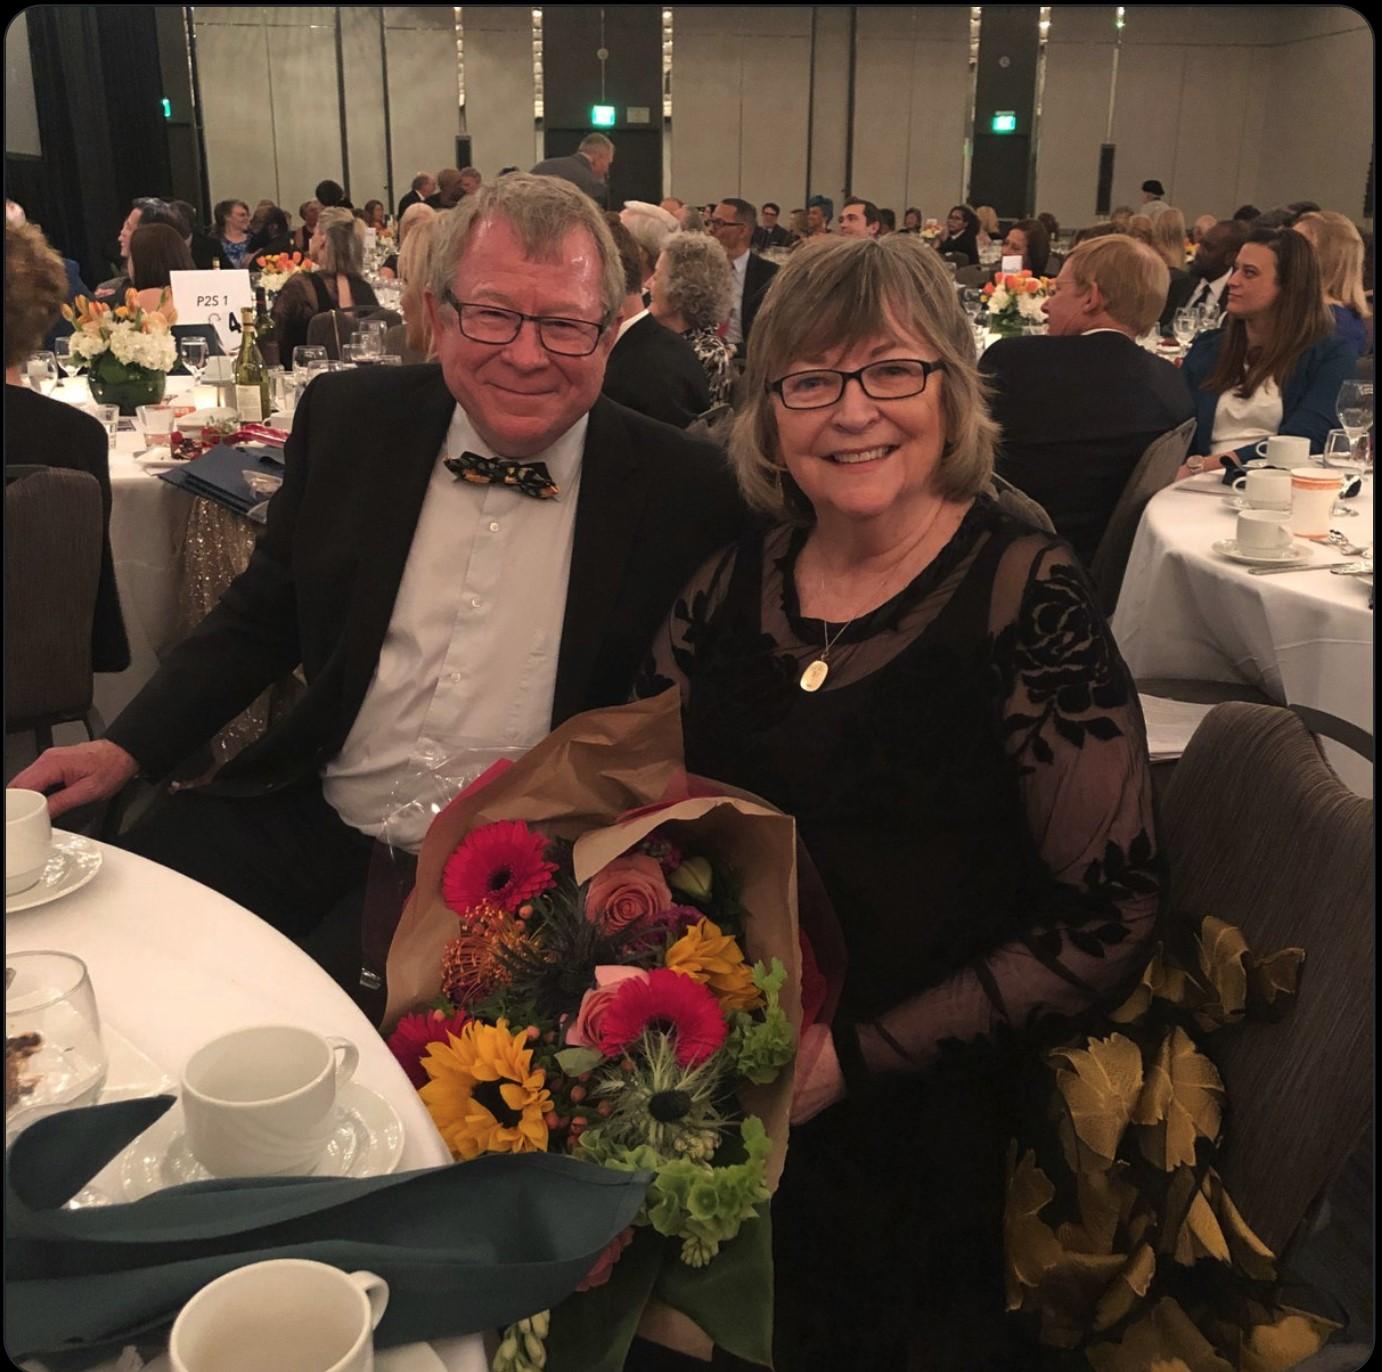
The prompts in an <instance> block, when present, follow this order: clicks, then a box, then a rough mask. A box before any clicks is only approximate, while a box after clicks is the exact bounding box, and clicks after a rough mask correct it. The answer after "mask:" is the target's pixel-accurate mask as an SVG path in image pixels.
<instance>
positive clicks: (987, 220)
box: [974, 205, 999, 238]
mask: <svg viewBox="0 0 1382 1372" xmlns="http://www.w3.org/2000/svg"><path fill="white" fill-rule="evenodd" d="M974 217H975V218H976V219H977V220H978V221H979V227H980V228H981V229H982V230H983V231H984V232H985V233H986V234H988V236H989V237H990V238H997V237H998V236H999V230H998V211H997V210H995V209H994V208H993V206H992V205H975V207H974Z"/></svg>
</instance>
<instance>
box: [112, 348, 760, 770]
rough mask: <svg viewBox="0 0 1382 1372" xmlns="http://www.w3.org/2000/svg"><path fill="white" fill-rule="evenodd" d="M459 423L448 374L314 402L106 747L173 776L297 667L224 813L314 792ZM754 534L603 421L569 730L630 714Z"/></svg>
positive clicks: (559, 698) (329, 389)
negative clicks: (699, 582) (653, 656)
mask: <svg viewBox="0 0 1382 1372" xmlns="http://www.w3.org/2000/svg"><path fill="white" fill-rule="evenodd" d="M454 409H455V400H454V399H453V398H452V395H451V393H450V391H448V390H447V388H446V383H445V381H444V380H443V379H442V374H441V368H440V367H438V366H437V365H435V364H432V363H429V364H426V365H423V366H417V367H372V368H368V369H361V370H358V371H354V372H343V373H338V374H327V375H324V376H320V377H318V378H317V379H316V380H314V381H313V382H312V384H311V386H310V387H308V389H307V391H306V393H305V394H304V396H303V398H302V401H301V403H300V404H299V405H298V409H297V414H296V416H295V419H294V423H293V432H292V437H291V438H290V439H289V440H288V444H287V447H286V449H285V459H286V470H285V477H284V482H283V487H282V489H281V490H280V491H279V492H278V494H277V495H276V496H275V497H274V498H273V501H272V502H271V503H270V506H269V522H268V526H267V528H266V529H265V531H264V533H263V534H262V535H261V537H260V539H259V542H258V543H257V545H256V546H255V550H254V554H253V556H252V557H251V559H250V564H249V566H248V568H247V569H246V570H245V572H244V573H243V574H242V575H241V576H240V577H238V578H237V579H236V580H235V581H234V582H233V583H232V584H231V586H230V587H229V589H228V590H227V591H226V593H225V595H224V596H223V597H222V599H221V602H220V604H219V605H218V606H217V607H216V609H215V610H213V611H212V612H211V614H210V615H208V616H207V618H206V619H205V620H203V621H202V623H201V624H200V625H199V626H198V627H197V628H196V629H195V630H194V631H193V633H192V634H191V636H190V637H189V638H187V639H186V640H185V641H184V642H183V643H181V644H179V645H178V647H177V648H176V649H174V650H173V652H172V653H171V654H170V655H169V656H168V657H167V658H166V659H165V660H164V662H163V664H162V666H161V667H160V669H159V671H158V673H157V674H156V675H155V676H154V678H153V679H152V680H151V681H150V682H149V684H148V685H147V686H145V688H144V689H143V690H142V691H141V692H140V693H139V695H138V696H137V697H136V698H135V699H134V700H133V701H132V702H131V703H130V705H129V706H128V707H127V708H126V709H125V711H124V712H123V713H122V714H121V715H120V717H119V718H118V719H117V720H115V722H114V723H113V724H112V725H111V726H110V728H109V730H108V731H107V737H108V738H110V739H112V740H113V741H114V742H116V743H118V744H119V745H120V746H121V747H122V748H124V749H126V750H127V751H128V752H129V753H130V754H132V755H133V756H134V758H135V759H136V760H137V761H138V762H139V764H140V768H141V770H142V771H143V772H144V773H145V775H151V776H161V775H163V774H165V773H167V772H168V771H170V770H171V769H172V768H173V767H174V766H175V765H176V764H177V763H178V762H179V761H181V760H182V759H183V758H184V757H185V756H187V755H188V754H189V753H190V752H191V751H192V750H193V749H194V748H196V747H197V746H198V745H200V744H201V743H203V742H204V741H205V740H206V739H208V738H210V737H211V736H212V735H213V734H214V733H215V731H216V730H217V729H219V728H220V727H221V726H222V725H223V724H225V722H226V721H227V720H229V719H232V718H234V716H235V715H236V714H237V713H238V712H239V711H240V710H242V709H243V708H244V707H245V706H246V705H248V704H249V703H250V702H251V701H252V700H253V699H254V698H255V697H256V696H257V695H258V693H259V692H260V691H261V690H263V689H264V687H265V686H267V685H268V684H270V683H271V682H273V681H276V680H278V679H280V678H281V677H282V676H283V675H284V674H285V673H286V672H289V671H291V670H292V669H293V668H294V667H295V666H297V665H298V664H299V663H301V664H302V666H303V669H304V675H305V677H306V680H307V690H306V692H305V693H304V695H303V697H302V699H301V700H300V701H299V703H298V704H297V706H296V707H295V708H294V709H293V710H292V711H291V713H290V714H288V716H287V717H286V718H284V719H283V720H282V721H281V722H280V723H279V724H278V725H276V726H275V727H274V728H273V729H272V730H271V731H270V732H269V733H268V734H267V735H266V736H265V737H264V738H263V739H261V740H260V741H259V742H258V743H256V744H255V745H253V746H252V747H250V748H248V749H246V750H245V751H244V752H243V753H241V754H240V755H239V756H238V757H237V758H235V760H234V761H233V762H231V763H230V764H229V765H228V766H227V767H226V768H225V769H224V771H223V772H222V773H221V774H220V775H219V776H218V778H217V780H216V782H215V783H214V785H215V786H216V788H217V789H218V790H219V791H220V792H221V793H222V794H247V795H256V794H258V795H262V794H264V793H265V792H267V791H272V790H275V789H277V788H279V787H281V786H285V785H289V784H291V783H293V782H295V781H299V780H302V779H305V778H306V777H308V776H313V775H316V774H318V773H319V772H320V769H321V767H322V766H323V764H324V763H326V762H327V761H328V760H329V759H330V758H331V757H333V756H334V755H335V754H336V753H337V752H338V751H339V750H340V748H341V745H342V744H343V743H344V742H345V739H346V735H347V734H348V733H349V732H350V728H351V725H352V724H353V723H354V720H355V716H356V714H357V713H358V712H359V709H360V704H361V702H362V701H363V699H364V696H365V691H366V689H367V688H368V686H369V683H370V679H371V677H372V676H373V674H374V669H375V666H376V664H377V662H378V659H379V650H380V647H381V645H382V643H383V641H384V634H385V631H386V630H387V628H388V625H389V618H390V615H391V614H392V612H393V605H394V600H395V597H396V596H397V594H398V587H399V582H400V580H401V578H402V576H403V570H404V566H405V565H406V563H407V560H408V551H409V548H410V546H411V544H412V539H413V532H414V530H415V528H416V526H417V519H418V514H419V511H420V510H421V508H422V503H423V499H424V497H425V495H426V492H427V484H428V481H429V479H430V478H431V475H432V471H433V468H434V466H435V464H436V462H437V456H438V454H439V452H440V451H441V447H442V443H443V441H444V440H445V437H446V432H447V428H448V426H449V425H450V423H451V417H452V414H453V412H454ZM515 499H517V500H521V499H523V497H518V496H516V497H515ZM746 521H747V516H746V512H745V510H744V507H743V505H742V504H741V503H740V500H739V496H738V492H737V488H736V487H735V484H734V480H733V477H732V475H731V473H730V471H729V469H728V467H727V465H726V464H725V461H724V459H723V457H722V456H721V455H720V454H719V453H718V452H717V451H716V450H715V449H714V448H711V447H709V446H708V445H706V444H701V443H694V442H692V441H691V440H689V439H687V438H685V437H683V436H682V435H680V434H678V433H676V432H675V431H673V430H671V429H669V428H668V427H667V426H665V425H662V424H658V423H655V422H654V421H652V420H649V419H644V418H643V417H642V416H641V415H636V414H634V413H632V412H631V411H629V410H626V409H624V408H623V407H622V406H620V405H616V404H615V403H614V402H613V401H611V400H607V399H605V398H603V397H602V398H600V399H599V400H597V401H596V403H595V405H594V407H593V408H592V409H591V412H590V422H589V426H588V429H587V433H586V444H585V454H584V457H583V459H582V470H581V483H580V494H579V496H578V497H577V507H576V528H575V542H574V547H573V550H572V555H571V575H570V583H569V586H568V590H567V596H566V611H565V618H564V621H563V626H562V638H561V648H560V651H559V654H558V660H557V680H556V692H555V697H554V700H553V708H552V723H553V724H554V725H555V724H558V723H560V722H561V721H562V720H564V719H566V718H568V717H569V716H570V715H573V714H576V713H578V712H580V711H581V710H587V709H593V708H595V707H596V706H602V705H614V704H619V703H621V702H623V701H625V700H627V699H628V697H629V694H630V691H631V687H632V682H633V677H634V673H635V672H636V670H637V668H638V666H639V664H640V662H641V661H642V659H643V657H644V655H645V654H646V652H647V650H648V647H649V645H650V643H651V642H652V638H653V634H654V633H655V631H656V629H657V627H658V625H659V624H660V623H661V622H662V620H663V618H664V617H665V616H666V614H667V612H668V609H669V607H670V606H671V604H672V601H673V599H674V597H675V596H676V593H677V591H678V590H680V589H681V587H682V585H683V584H684V583H685V582H686V581H687V580H688V579H689V578H690V576H691V574H692V573H693V572H694V571H695V569H696V568H697V567H698V566H699V565H700V564H701V563H702V562H703V561H704V560H705V559H706V558H707V557H708V556H709V555H710V554H711V553H712V552H713V551H714V550H715V549H716V548H717V547H719V546H721V545H723V544H725V543H727V542H729V541H730V540H732V539H733V538H735V537H736V536H737V535H738V533H739V532H740V531H741V529H742V528H743V527H744V526H745V524H746ZM494 688H495V689H497V690H502V689H503V683H502V682H496V683H494Z"/></svg>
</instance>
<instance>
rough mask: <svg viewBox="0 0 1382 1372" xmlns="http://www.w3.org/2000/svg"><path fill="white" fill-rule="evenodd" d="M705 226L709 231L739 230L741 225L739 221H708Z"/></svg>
mask: <svg viewBox="0 0 1382 1372" xmlns="http://www.w3.org/2000/svg"><path fill="white" fill-rule="evenodd" d="M705 226H706V228H708V229H737V228H739V227H740V224H739V221H738V220H737V219H707V220H706V221H705Z"/></svg>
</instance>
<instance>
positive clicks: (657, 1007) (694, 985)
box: [599, 967, 726, 1067]
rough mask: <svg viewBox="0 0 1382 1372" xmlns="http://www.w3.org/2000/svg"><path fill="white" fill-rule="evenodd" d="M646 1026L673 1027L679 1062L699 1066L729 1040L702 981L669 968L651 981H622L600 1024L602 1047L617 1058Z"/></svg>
mask: <svg viewBox="0 0 1382 1372" xmlns="http://www.w3.org/2000/svg"><path fill="white" fill-rule="evenodd" d="M646 1029H668V1030H670V1032H671V1035H672V1038H673V1039H674V1040H675V1042H676V1051H677V1061H678V1063H680V1064H681V1065H682V1066H683V1067H694V1066H695V1065H696V1064H697V1063H700V1062H704V1061H705V1060H706V1059H707V1058H709V1057H713V1056H714V1054H715V1053H716V1052H717V1051H718V1049H719V1047H720V1045H721V1044H722V1043H724V1041H725V1033H726V1029H725V1021H724V1018H723V1016H722V1015H721V1014H720V1007H719V1005H718V1004H717V1003H716V1001H715V997H714V996H713V995H712V994H711V993H710V992H709V991H708V990H707V989H706V988H705V987H704V986H702V985H700V984H699V983H698V982H695V981H692V980H691V979H690V978H689V977H685V976H678V975H677V974H676V973H675V972H669V971H668V970H667V969H666V968H665V967H659V968H656V969H655V970H654V971H652V972H649V973H648V977H647V980H646V981H643V980H634V979H632V978H630V979H629V980H628V981H625V982H623V983H622V984H621V985H620V986H619V988H618V990H617V991H616V993H615V996H614V999H613V1000H612V1001H611V1002H610V1003H609V1005H608V1007H607V1008H606V1009H605V1012H604V1019H603V1020H602V1021H601V1023H600V1042H599V1047H600V1051H601V1052H602V1053H604V1054H605V1055H606V1056H607V1057H613V1056H614V1055H615V1054H616V1053H620V1052H622V1051H623V1050H624V1049H626V1048H628V1047H629V1046H630V1045H631V1044H634V1043H636V1042H637V1041H638V1040H639V1039H640V1038H642V1037H643V1032H644V1030H646Z"/></svg>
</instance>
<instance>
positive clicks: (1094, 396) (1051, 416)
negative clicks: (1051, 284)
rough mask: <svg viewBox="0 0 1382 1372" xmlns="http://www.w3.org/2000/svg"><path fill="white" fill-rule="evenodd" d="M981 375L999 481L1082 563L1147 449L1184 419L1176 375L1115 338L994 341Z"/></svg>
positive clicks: (1184, 392)
mask: <svg viewBox="0 0 1382 1372" xmlns="http://www.w3.org/2000/svg"><path fill="white" fill-rule="evenodd" d="M979 370H980V371H981V372H983V373H984V374H985V375H986V376H988V378H989V379H990V380H991V381H992V383H993V392H994V394H993V401H992V404H991V405H990V409H991V410H992V413H993V417H994V418H995V419H996V420H997V421H998V423H999V424H1000V425H1001V426H1002V430H1003V434H1002V438H1001V439H1000V445H999V453H998V474H999V475H1000V476H1003V477H1006V478H1007V479H1008V480H1009V481H1011V482H1012V483H1013V485H1015V486H1017V487H1018V488H1019V489H1021V490H1023V491H1025V492H1026V493H1027V494H1028V495H1029V496H1031V497H1032V499H1033V500H1035V501H1037V502H1038V503H1039V504H1041V505H1043V506H1045V508H1046V512H1047V514H1049V515H1050V516H1051V522H1052V523H1053V524H1054V525H1055V526H1056V532H1057V533H1059V534H1060V535H1061V536H1062V537H1063V538H1065V539H1068V540H1069V542H1070V543H1071V544H1073V545H1074V548H1075V551H1076V552H1077V553H1078V554H1079V555H1080V557H1081V558H1082V559H1083V560H1084V561H1085V563H1086V564H1088V563H1089V561H1090V559H1091V558H1092V557H1093V556H1094V550H1095V548H1096V547H1097V546H1098V543H1099V539H1100V538H1101V537H1102V536H1103V532H1104V529H1105V527H1106V526H1107V524H1108V519H1109V515H1111V514H1112V513H1113V507H1114V506H1115V505H1116V504H1117V503H1118V497H1119V496H1120V495H1122V493H1123V487H1124V486H1125V485H1126V484H1127V480H1128V477H1129V476H1130V475H1131V473H1132V469H1133V467H1134V466H1136V465H1137V460H1138V458H1139V457H1141V456H1142V453H1143V451H1144V450H1145V448H1146V447H1147V445H1148V444H1149V443H1150V442H1151V441H1152V440H1153V439H1154V438H1156V437H1157V436H1158V435H1159V434H1163V433H1165V432H1166V431H1167V430H1168V429H1174V428H1175V427H1176V426H1177V425H1178V424H1182V423H1184V422H1185V420H1187V419H1189V418H1190V417H1191V414H1192V413H1193V409H1192V406H1191V403H1190V393H1189V390H1188V388H1187V387H1186V384H1185V379H1184V377H1182V376H1181V374H1180V372H1179V370H1178V369H1177V368H1175V367H1173V366H1171V365H1170V364H1169V363H1167V362H1163V361H1162V360H1161V359H1160V358H1159V357H1153V356H1152V355H1151V354H1150V353H1148V352H1146V351H1144V350H1143V349H1142V348H1139V347H1138V346H1137V344H1136V343H1134V342H1133V341H1132V339H1130V338H1128V337H1126V336H1125V335H1124V334H1120V333H1091V334H1081V335H1078V336H1076V337H1071V338H1049V337H1036V338H1004V339H1000V340H999V341H998V342H997V343H995V344H993V346H992V347H990V348H989V349H988V351H987V352H985V353H984V355H983V357H982V358H981V359H980V360H979Z"/></svg>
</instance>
